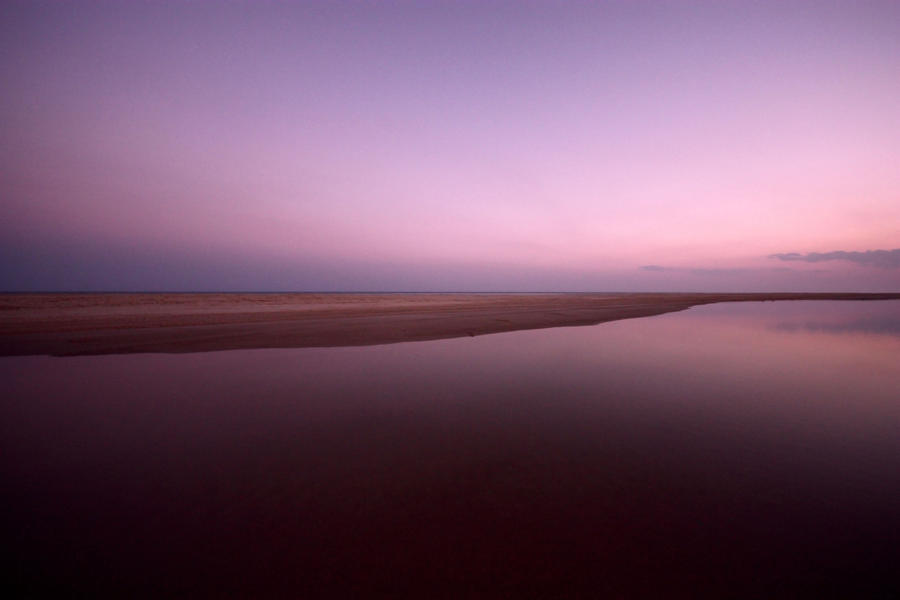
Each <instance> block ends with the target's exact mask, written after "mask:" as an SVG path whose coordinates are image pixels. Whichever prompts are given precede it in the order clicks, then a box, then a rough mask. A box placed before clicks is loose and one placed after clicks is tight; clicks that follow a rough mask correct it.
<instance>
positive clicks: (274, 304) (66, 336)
mask: <svg viewBox="0 0 900 600" xmlns="http://www.w3.org/2000/svg"><path fill="white" fill-rule="evenodd" d="M878 299H882V300H886V299H900V293H894V294H165V293H163V294H2V295H0V356H13V355H29V354H50V355H55V356H68V355H82V354H119V353H136V352H206V351H213V350H235V349H249V348H305V347H317V346H354V345H368V344H385V343H393V342H407V341H416V340H434V339H442V338H451V337H461V336H475V335H484V334H488V333H498V332H504V331H515V330H520V329H539V328H544V327H562V326H576V325H593V324H597V323H602V322H604V321H614V320H618V319H627V318H634V317H646V316H651V315H658V314H662V313H667V312H672V311H678V310H684V309H686V308H689V307H691V306H696V305H700V304H710V303H714V302H735V301H764V300H878Z"/></svg>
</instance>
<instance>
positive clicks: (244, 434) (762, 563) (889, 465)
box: [0, 301, 900, 596]
mask: <svg viewBox="0 0 900 600" xmlns="http://www.w3.org/2000/svg"><path fill="white" fill-rule="evenodd" d="M898 312H900V302H894V301H888V302H843V303H839V302H778V303H741V304H721V305H710V306H704V307H697V308H694V309H690V310H687V311H683V312H679V313H671V314H667V315H661V316H658V317H652V318H645V319H632V320H625V321H617V322H612V323H606V324H601V325H599V326H596V327H575V328H557V329H548V330H539V331H523V332H513V333H508V334H498V335H490V336H481V337H475V338H460V339H453V340H444V341H437V342H419V343H406V344H395V345H387V346H372V347H359V348H323V349H298V350H252V351H233V352H216V353H207V354H188V355H128V356H99V357H77V358H50V357H16V358H4V359H2V360H0V380H2V381H3V383H4V387H5V388H6V390H7V392H8V393H6V394H5V395H4V397H5V399H4V400H3V401H2V403H0V408H2V414H0V417H2V427H3V436H2V440H3V459H2V462H0V466H2V476H3V481H4V482H6V488H7V489H8V490H15V494H14V495H13V496H11V497H10V499H9V502H8V504H9V505H10V508H9V510H8V511H7V512H6V515H5V518H7V519H8V520H9V521H10V527H11V531H13V539H14V540H15V543H16V545H17V547H19V548H21V552H20V553H19V557H18V558H17V561H18V563H17V567H18V568H20V569H21V572H22V573H26V574H28V576H30V577H33V578H34V580H35V581H39V582H47V581H51V582H52V581H56V580H60V578H65V577H70V578H74V580H84V581H87V583H86V584H85V585H87V586H90V585H91V583H92V582H91V577H96V578H97V579H96V580H93V584H94V586H95V589H101V590H103V591H109V589H108V587H104V586H105V585H106V586H109V585H113V583H115V582H118V584H117V585H120V587H121V589H130V587H129V586H134V585H137V586H138V587H140V586H141V585H142V584H141V583H140V582H144V583H146V581H147V580H153V581H156V582H160V581H162V582H168V583H163V584H160V583H156V584H154V585H161V586H162V587H160V588H157V589H159V590H161V591H162V592H171V591H172V590H176V591H177V590H181V591H186V592H194V593H197V594H200V593H202V592H209V591H210V590H211V589H212V590H218V591H223V590H224V591H229V590H234V589H237V590H239V591H241V590H242V591H243V592H245V593H248V594H249V593H251V592H252V593H254V594H257V595H258V594H261V595H267V593H271V594H277V593H279V592H284V591H285V590H291V591H292V592H295V591H296V590H298V589H306V590H307V591H309V592H311V593H313V595H314V593H315V592H322V591H323V590H325V591H329V592H334V591H335V590H336V589H338V590H339V591H340V592H341V593H342V594H343V595H347V594H348V593H351V592H352V590H354V589H357V590H358V589H366V590H371V589H375V588H377V589H380V590H386V593H389V592H391V591H395V592H397V593H400V594H401V595H402V594H403V593H406V592H409V593H411V594H412V595H419V596H421V595H422V593H423V590H433V589H442V590H449V591H450V592H453V594H452V595H456V596H465V595H467V594H468V595H471V592H472V590H473V589H474V590H481V591H486V593H487V595H496V593H497V592H498V590H503V591H505V592H509V593H512V594H513V595H523V594H526V595H527V594H538V595H543V596H547V595H550V594H551V593H563V595H566V593H565V592H567V591H568V592H571V594H570V595H576V594H577V593H579V592H584V591H585V590H590V591H591V592H592V593H596V592H597V590H600V591H606V592H609V594H616V593H626V595H629V593H632V592H633V593H636V594H637V595H642V592H647V593H656V592H660V591H662V590H669V591H670V590H671V589H692V587H693V588H698V589H700V590H701V591H705V592H710V591H712V592H714V593H715V595H719V596H722V595H730V592H733V590H734V589H735V586H738V585H740V586H742V587H741V589H753V590H756V591H759V590H767V591H769V592H771V590H773V589H774V590H787V591H790V590H797V589H800V590H803V591H809V590H810V589H816V590H828V591H834V590H841V589H844V588H842V587H841V586H842V585H846V586H848V587H847V588H846V590H851V591H854V592H858V591H859V589H860V586H863V585H871V586H873V587H872V589H873V590H875V591H883V590H884V589H886V586H888V585H889V584H890V581H891V578H892V577H893V576H892V573H893V566H894V564H895V561H894V560H893V556H892V549H893V548H894V546H895V542H896V539H895V534H896V531H898V530H900V436H898V435H897V434H898V431H900V405H898V402H897V399H898V398H900V361H898V360H897V357H898V356H900V337H898V336H896V335H882V334H881V333H885V332H884V331H883V330H882V331H881V332H880V334H879V335H872V334H871V333H870V332H868V331H857V332H855V334H854V335H849V334H848V333H846V331H849V330H850V328H851V327H853V325H854V324H857V323H860V322H864V323H869V324H871V323H889V324H890V323H895V318H896V316H897V314H898ZM807 323H817V324H822V323H824V324H827V325H828V327H831V328H832V329H828V328H826V327H818V328H817V329H815V330H811V329H810V328H808V327H805V326H804V324H807ZM890 327H891V326H890V325H888V326H887V329H888V330H890ZM834 328H843V329H837V330H835V329H834ZM836 331H841V332H842V333H839V334H838V333H836ZM110 573H113V575H110ZM110 578H112V579H110ZM97 582H106V583H102V584H101V583H97ZM110 582H113V583H110ZM136 582H137V583H136ZM398 582H399V583H398ZM861 582H867V583H861ZM42 585H43V584H42ZM748 585H749V586H751V587H750V588H746V587H744V586H748ZM167 586H168V587H167ZM216 586H224V587H221V588H219V587H216ZM242 586H243V587H242ZM303 586H306V587H305V588H304V587H303ZM397 586H400V587H397ZM404 586H406V587H404ZM566 586H569V587H566ZM673 586H675V587H673ZM698 586H699V587H698ZM752 586H757V587H755V588H754V587H752ZM779 586H781V587H779ZM810 586H811V587H810ZM113 587H115V586H113ZM348 590H349V591H348ZM120 591H121V590H120ZM162 595H165V594H162ZM425 595H427V594H425ZM776 595H777V594H776Z"/></svg>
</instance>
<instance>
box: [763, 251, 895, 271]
mask: <svg viewBox="0 0 900 600" xmlns="http://www.w3.org/2000/svg"><path fill="white" fill-rule="evenodd" d="M769 258H777V259H778V260H785V261H802V262H812V263H816V262H824V261H829V260H846V261H849V262H853V263H856V264H858V265H865V266H868V267H880V268H882V269H898V268H900V248H894V249H893V250H866V251H865V252H847V251H845V250H835V251H834V252H809V253H807V254H800V253H798V252H784V253H780V254H770V255H769Z"/></svg>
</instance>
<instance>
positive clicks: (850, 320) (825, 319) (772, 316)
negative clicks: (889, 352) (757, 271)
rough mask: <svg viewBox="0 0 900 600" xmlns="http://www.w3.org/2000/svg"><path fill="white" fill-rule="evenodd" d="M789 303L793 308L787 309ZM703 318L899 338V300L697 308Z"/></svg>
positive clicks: (756, 304) (752, 304)
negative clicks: (729, 319)
mask: <svg viewBox="0 0 900 600" xmlns="http://www.w3.org/2000/svg"><path fill="white" fill-rule="evenodd" d="M787 304H792V305H793V306H790V307H788V306H786V305H787ZM693 310H694V311H698V310H701V311H703V314H704V315H709V314H717V315H719V314H726V315H729V316H731V317H734V318H743V319H746V320H752V319H755V320H758V321H760V322H763V323H766V324H767V326H769V327H772V328H775V329H778V330H780V331H786V332H791V331H809V332H820V333H871V334H882V335H900V301H877V302H837V301H798V302H791V303H787V302H779V303H777V304H774V305H773V303H771V302H766V303H759V302H752V303H746V304H718V305H710V306H705V307H698V308H695V309H693Z"/></svg>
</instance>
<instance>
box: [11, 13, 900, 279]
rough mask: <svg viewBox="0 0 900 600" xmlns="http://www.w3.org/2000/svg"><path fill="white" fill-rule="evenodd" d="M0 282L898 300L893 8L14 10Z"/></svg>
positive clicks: (899, 89) (899, 190)
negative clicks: (810, 294) (789, 294)
mask: <svg viewBox="0 0 900 600" xmlns="http://www.w3.org/2000/svg"><path fill="white" fill-rule="evenodd" d="M0 81H2V82H3V85H2V92H0V290H5V291H38V290H40V291H54V290H72V291H90V290H99V291H139V290H146V291H164V290H168V291H216V290H232V291H254V290H256V291H292V290H293V291H416V290H419V291H900V2H895V1H889V2H865V1H854V2H840V3H833V2H827V1H817V2H788V1H779V2H727V1H720V2H712V1H711V2H677V1H669V2H641V1H633V2H596V3H575V2H549V1H548V2H475V1H471V2H468V1H458V2H424V1H423V2H356V3H345V2H250V1H249V0H247V1H229V2H225V1H223V2H201V1H196V0H195V1H184V2H162V1H154V2H126V1H120V2H89V1H80V2H38V1H31V2H15V1H5V2H3V3H2V4H0Z"/></svg>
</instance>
